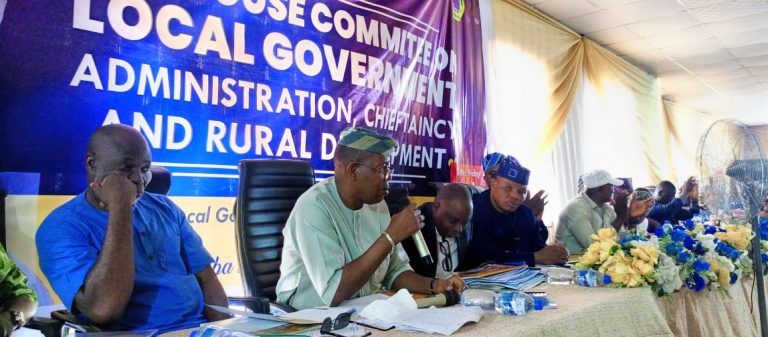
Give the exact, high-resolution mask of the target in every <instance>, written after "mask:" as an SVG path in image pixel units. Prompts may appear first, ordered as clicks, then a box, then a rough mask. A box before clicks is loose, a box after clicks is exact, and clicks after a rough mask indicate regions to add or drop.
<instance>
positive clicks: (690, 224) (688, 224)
mask: <svg viewBox="0 0 768 337" xmlns="http://www.w3.org/2000/svg"><path fill="white" fill-rule="evenodd" d="M684 223H685V229H687V230H693V228H694V225H693V220H691V219H688V220H685V222H684Z"/></svg>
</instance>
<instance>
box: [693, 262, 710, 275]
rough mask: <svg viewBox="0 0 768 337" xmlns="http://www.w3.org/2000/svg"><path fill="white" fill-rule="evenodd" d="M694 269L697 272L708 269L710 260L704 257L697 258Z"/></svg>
mask: <svg viewBox="0 0 768 337" xmlns="http://www.w3.org/2000/svg"><path fill="white" fill-rule="evenodd" d="M693 270H695V271H696V272H697V273H701V272H704V271H707V270H709V262H707V261H706V260H704V259H697V260H696V261H694V262H693Z"/></svg>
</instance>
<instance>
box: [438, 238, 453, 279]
mask: <svg viewBox="0 0 768 337" xmlns="http://www.w3.org/2000/svg"><path fill="white" fill-rule="evenodd" d="M440 253H442V254H443V255H444V256H445V258H444V259H443V270H444V271H447V272H452V271H453V258H451V244H450V243H449V242H448V240H445V239H443V241H440Z"/></svg>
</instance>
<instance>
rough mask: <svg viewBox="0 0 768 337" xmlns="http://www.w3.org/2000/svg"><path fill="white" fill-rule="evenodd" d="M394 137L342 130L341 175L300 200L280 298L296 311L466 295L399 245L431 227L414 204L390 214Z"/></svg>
mask: <svg viewBox="0 0 768 337" xmlns="http://www.w3.org/2000/svg"><path fill="white" fill-rule="evenodd" d="M396 146H397V141H395V140H394V139H392V138H390V137H387V136H383V135H380V134H377V133H375V132H372V131H370V130H367V129H364V128H348V129H346V130H344V131H342V133H341V135H340V137H339V142H338V146H337V147H336V150H335V152H334V158H333V164H334V176H332V177H329V178H327V179H325V180H323V181H321V182H319V183H317V184H316V185H315V186H313V187H311V188H310V189H309V190H307V192H305V193H304V194H302V195H301V197H299V199H298V200H297V201H296V205H295V206H294V208H293V211H291V215H290V216H289V217H288V222H287V223H286V225H285V228H284V229H283V236H284V245H283V253H282V263H281V264H280V280H279V281H278V283H277V289H276V292H277V301H278V302H280V303H283V304H287V305H290V306H292V307H294V308H296V309H305V308H312V307H317V306H327V305H330V306H335V305H338V304H339V303H341V302H342V301H344V300H347V299H350V298H355V297H361V296H366V295H370V294H373V293H376V292H378V291H381V290H383V289H390V290H398V289H402V288H405V289H408V290H409V291H411V292H417V293H442V292H445V291H450V290H455V291H457V292H461V291H463V290H464V282H463V281H462V280H461V278H458V277H452V278H450V279H447V280H446V279H433V278H428V277H423V276H420V275H418V274H416V273H415V272H413V270H412V269H411V267H410V266H409V265H408V257H407V255H406V253H405V252H404V251H403V248H402V246H401V245H400V244H399V243H400V242H401V241H402V240H404V239H405V238H408V237H411V236H412V235H413V234H414V233H416V232H417V231H418V230H419V229H420V228H421V227H423V226H424V216H423V215H422V214H421V211H419V210H418V209H416V208H415V206H414V205H409V206H407V207H406V208H405V209H403V210H402V211H400V212H399V213H397V214H395V215H393V216H391V217H390V215H389V212H388V209H387V205H386V203H385V202H384V197H385V196H386V194H387V191H388V184H389V180H390V179H391V178H392V171H391V170H390V168H389V166H388V163H389V158H390V156H391V154H392V151H393V150H394V148H395V147H396Z"/></svg>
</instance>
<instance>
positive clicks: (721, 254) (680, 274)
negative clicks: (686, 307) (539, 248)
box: [576, 220, 768, 296]
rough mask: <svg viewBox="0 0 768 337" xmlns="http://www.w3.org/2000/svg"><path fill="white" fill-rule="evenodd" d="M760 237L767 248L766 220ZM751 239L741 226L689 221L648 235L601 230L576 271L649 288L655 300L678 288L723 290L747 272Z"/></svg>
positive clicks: (668, 226) (618, 283)
mask: <svg viewBox="0 0 768 337" xmlns="http://www.w3.org/2000/svg"><path fill="white" fill-rule="evenodd" d="M760 235H761V239H762V240H763V241H762V245H763V247H764V248H768V222H766V223H765V226H764V227H762V226H761V233H760ZM752 237H753V233H752V230H751V229H750V228H749V227H746V226H742V225H726V226H724V227H718V226H713V225H705V224H694V223H693V221H691V220H688V221H686V222H684V223H682V224H681V225H676V226H671V225H665V226H663V227H662V228H658V229H657V230H656V231H655V232H654V233H653V235H651V236H650V237H646V236H644V235H637V234H636V233H632V232H629V233H622V235H621V236H619V235H618V234H617V233H616V231H615V230H614V229H613V228H604V229H601V230H600V231H598V232H597V233H596V234H593V235H592V240H593V241H594V242H593V243H592V244H591V245H590V246H589V248H587V251H586V252H585V253H584V255H583V256H582V257H581V259H580V260H579V263H578V264H577V265H576V268H578V269H595V270H597V271H599V272H601V273H603V274H605V275H608V276H610V278H611V285H612V286H615V287H650V288H652V289H653V290H654V292H655V293H657V294H658V295H659V296H664V295H667V294H671V293H673V292H675V291H677V290H679V289H680V288H682V286H683V285H685V286H687V287H688V288H690V289H693V290H694V291H701V290H702V289H711V290H715V289H726V288H728V287H729V286H730V285H732V284H734V283H736V281H737V280H738V279H739V278H740V277H743V276H747V275H749V274H750V273H751V271H752V259H751V258H750V256H749V247H750V240H751V238H752ZM765 250H768V249H764V251H765ZM763 257H764V258H768V254H765V253H764V255H763Z"/></svg>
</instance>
